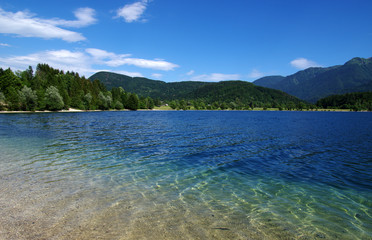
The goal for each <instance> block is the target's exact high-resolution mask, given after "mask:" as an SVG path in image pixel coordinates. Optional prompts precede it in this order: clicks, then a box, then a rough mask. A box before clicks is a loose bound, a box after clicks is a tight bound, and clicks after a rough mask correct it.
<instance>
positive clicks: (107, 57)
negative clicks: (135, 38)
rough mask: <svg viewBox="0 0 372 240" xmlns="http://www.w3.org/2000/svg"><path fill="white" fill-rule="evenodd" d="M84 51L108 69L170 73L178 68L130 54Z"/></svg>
mask: <svg viewBox="0 0 372 240" xmlns="http://www.w3.org/2000/svg"><path fill="white" fill-rule="evenodd" d="M85 51H86V52H87V53H89V54H90V55H91V56H92V57H93V58H94V59H95V61H96V62H99V63H100V64H105V65H107V66H110V67H119V66H123V65H132V66H136V67H140V68H149V69H155V70H162V71H170V70H174V69H175V68H177V67H179V66H178V65H177V64H174V63H170V62H167V61H165V60H163V59H154V60H148V59H142V58H131V57H130V56H131V54H115V53H112V52H107V51H105V50H101V49H96V48H88V49H86V50H85Z"/></svg>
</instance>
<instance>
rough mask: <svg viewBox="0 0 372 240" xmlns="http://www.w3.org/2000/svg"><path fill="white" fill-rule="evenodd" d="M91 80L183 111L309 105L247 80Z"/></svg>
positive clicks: (107, 76) (105, 76)
mask: <svg viewBox="0 0 372 240" xmlns="http://www.w3.org/2000/svg"><path fill="white" fill-rule="evenodd" d="M89 79H91V80H97V79H98V80H99V81H101V82H102V83H103V84H104V85H105V86H106V87H107V88H108V89H110V87H118V86H120V87H122V88H124V89H125V90H127V91H130V92H135V93H137V94H138V95H139V96H143V97H146V96H149V97H151V98H153V99H160V100H162V101H165V102H169V103H172V104H170V105H171V106H176V108H181V109H184V108H185V107H186V105H187V104H189V105H194V108H196V109H226V108H230V109H248V108H254V107H263V108H270V107H281V108H283V109H284V108H287V109H288V108H290V109H295V108H298V107H302V108H304V107H305V105H306V104H305V103H304V102H303V101H302V100H300V99H298V98H296V97H293V96H290V95H289V94H287V93H284V92H282V91H279V90H275V89H269V88H265V87H260V86H256V85H254V84H252V83H249V82H244V81H222V82H217V83H216V82H193V81H187V82H171V83H166V82H163V81H155V80H150V79H147V78H136V77H134V78H132V77H128V76H125V75H121V74H116V73H110V72H98V73H96V74H94V75H92V76H91V77H90V78H89ZM208 106H209V107H210V108H208Z"/></svg>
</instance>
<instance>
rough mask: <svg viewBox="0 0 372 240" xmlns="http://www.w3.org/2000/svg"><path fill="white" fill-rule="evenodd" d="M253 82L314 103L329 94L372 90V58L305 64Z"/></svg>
mask: <svg viewBox="0 0 372 240" xmlns="http://www.w3.org/2000/svg"><path fill="white" fill-rule="evenodd" d="M253 83H254V84H255V85H258V86H263V87H269V88H274V89H278V90H281V91H284V92H286V93H288V94H291V95H294V96H296V97H298V98H300V99H303V100H306V101H309V102H313V103H314V102H316V101H317V100H318V99H320V98H323V97H326V96H329V95H334V94H344V93H351V92H365V91H372V58H368V59H364V58H353V59H351V60H350V61H348V62H346V63H345V64H344V65H338V66H333V67H328V68H320V67H318V68H308V69H305V70H303V71H299V72H297V73H295V74H292V75H290V76H287V77H281V76H269V77H264V78H261V79H258V80H256V81H254V82H253Z"/></svg>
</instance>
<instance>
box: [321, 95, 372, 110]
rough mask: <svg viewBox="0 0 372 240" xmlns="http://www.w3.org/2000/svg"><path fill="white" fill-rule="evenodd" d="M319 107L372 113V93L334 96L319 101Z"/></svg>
mask: <svg viewBox="0 0 372 240" xmlns="http://www.w3.org/2000/svg"><path fill="white" fill-rule="evenodd" d="M316 105H317V106H318V107H321V108H325V109H327V108H328V109H329V108H331V109H350V110H353V111H362V110H365V111H372V92H356V93H346V94H340V95H332V96H328V97H325V98H322V99H320V100H318V102H317V103H316Z"/></svg>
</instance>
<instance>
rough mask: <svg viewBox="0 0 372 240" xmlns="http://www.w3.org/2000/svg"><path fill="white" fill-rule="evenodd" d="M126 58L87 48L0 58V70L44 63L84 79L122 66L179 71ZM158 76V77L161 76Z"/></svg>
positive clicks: (168, 65) (166, 64) (155, 62)
mask: <svg viewBox="0 0 372 240" xmlns="http://www.w3.org/2000/svg"><path fill="white" fill-rule="evenodd" d="M128 56H130V54H116V53H112V52H108V51H105V50H101V49H96V48H88V49H85V50H83V51H70V50H65V49H62V50H53V51H42V52H36V53H32V54H29V55H24V56H10V57H0V67H3V68H8V67H10V68H12V69H14V70H24V69H26V68H27V67H28V66H36V65H37V64H38V63H47V64H49V65H50V66H52V67H54V68H58V69H61V70H65V71H67V70H69V71H75V72H78V73H80V74H81V75H86V76H88V75H90V74H92V73H95V72H97V71H98V70H96V69H97V66H99V68H101V69H102V68H106V67H115V68H116V67H121V66H123V65H134V66H136V67H140V68H150V69H156V70H163V71H169V70H173V69H174V68H176V67H178V65H176V64H173V63H170V62H166V61H164V60H147V59H140V58H129V57H128ZM102 66H103V67H102ZM114 71H115V72H118V71H121V73H122V74H125V75H128V76H132V77H143V75H142V74H141V73H139V72H128V71H124V70H114ZM157 76H158V77H161V75H157Z"/></svg>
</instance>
